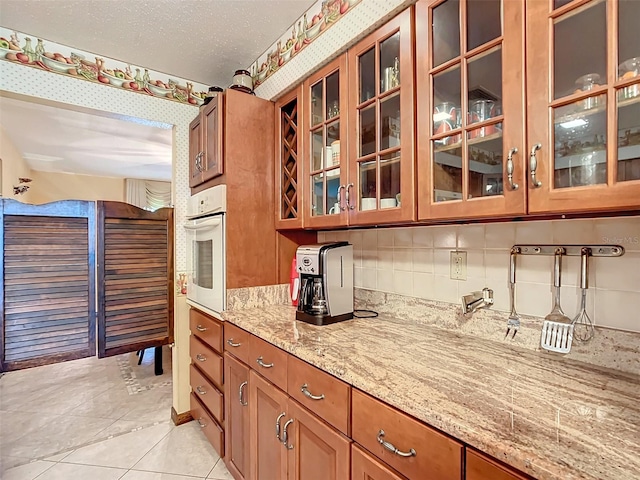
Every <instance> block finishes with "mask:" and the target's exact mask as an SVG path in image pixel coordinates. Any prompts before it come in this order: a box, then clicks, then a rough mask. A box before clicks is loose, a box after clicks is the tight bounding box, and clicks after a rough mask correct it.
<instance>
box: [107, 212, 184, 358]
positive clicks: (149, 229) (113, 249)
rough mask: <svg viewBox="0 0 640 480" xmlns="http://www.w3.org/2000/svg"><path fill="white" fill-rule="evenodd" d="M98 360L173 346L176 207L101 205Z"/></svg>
mask: <svg viewBox="0 0 640 480" xmlns="http://www.w3.org/2000/svg"><path fill="white" fill-rule="evenodd" d="M97 223H98V306H99V308H98V356H99V357H107V356H111V355H117V354H120V353H125V352H132V351H136V350H140V349H143V348H149V347H157V346H160V345H165V344H167V343H171V342H173V295H174V283H173V228H174V227H173V209H171V208H163V209H161V210H158V211H156V212H148V211H146V210H142V209H139V208H137V207H135V206H133V205H129V204H126V203H120V202H102V201H100V202H98V221H97Z"/></svg>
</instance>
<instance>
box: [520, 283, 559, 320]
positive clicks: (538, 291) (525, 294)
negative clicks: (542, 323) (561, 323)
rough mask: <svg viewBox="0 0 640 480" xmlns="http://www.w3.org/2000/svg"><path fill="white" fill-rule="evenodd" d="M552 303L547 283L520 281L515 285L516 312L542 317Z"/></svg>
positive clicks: (548, 310)
mask: <svg viewBox="0 0 640 480" xmlns="http://www.w3.org/2000/svg"><path fill="white" fill-rule="evenodd" d="M552 305H553V301H552V295H551V287H550V286H549V284H542V283H526V282H520V283H518V284H517V286H516V309H517V311H518V313H523V314H526V315H536V316H539V317H544V316H545V315H547V313H549V312H550V311H551V307H552Z"/></svg>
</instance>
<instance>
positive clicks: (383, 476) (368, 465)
mask: <svg viewBox="0 0 640 480" xmlns="http://www.w3.org/2000/svg"><path fill="white" fill-rule="evenodd" d="M351 480H405V478H404V477H401V476H400V475H398V474H397V473H395V472H394V471H393V470H391V469H390V468H389V466H388V465H386V464H384V463H382V462H381V461H379V460H378V459H376V458H375V457H372V456H371V455H369V454H368V453H367V452H366V451H365V450H363V449H362V448H361V447H359V446H358V445H357V444H355V443H354V444H352V446H351Z"/></svg>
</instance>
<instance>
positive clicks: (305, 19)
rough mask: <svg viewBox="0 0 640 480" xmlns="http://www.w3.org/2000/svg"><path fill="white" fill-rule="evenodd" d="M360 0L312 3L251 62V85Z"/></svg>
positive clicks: (266, 75) (279, 66)
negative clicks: (288, 31) (286, 30)
mask: <svg viewBox="0 0 640 480" xmlns="http://www.w3.org/2000/svg"><path fill="white" fill-rule="evenodd" d="M361 1H362V0H318V1H317V2H316V3H315V4H313V5H312V6H311V8H309V9H308V10H307V11H306V12H305V14H304V15H303V16H302V17H300V18H299V19H298V20H297V21H296V22H295V23H294V24H293V25H291V34H284V35H283V36H282V37H281V38H280V39H279V40H278V41H276V42H275V43H274V44H273V45H271V47H269V49H267V50H266V51H265V52H264V53H263V54H262V55H260V57H258V59H257V60H256V61H255V62H254V63H253V64H251V66H250V67H249V71H250V72H251V77H252V78H253V86H254V88H255V87H257V86H258V85H260V84H261V83H263V82H264V81H265V80H266V79H267V78H269V77H270V76H271V75H273V74H274V73H275V72H276V71H278V70H279V69H280V68H281V67H282V66H283V65H284V64H285V63H287V62H288V61H290V60H291V59H292V58H293V57H295V56H296V55H297V54H298V53H300V52H301V51H302V50H303V49H304V48H305V47H306V46H307V45H309V44H310V43H311V42H313V41H314V40H315V39H316V38H318V37H319V36H320V35H321V34H322V33H323V32H325V31H327V29H328V28H330V27H331V26H332V25H333V24H335V23H336V22H337V21H338V20H340V19H341V18H342V16H343V15H345V14H346V13H347V12H349V11H350V10H351V9H352V8H353V7H355V6H356V5H357V4H358V3H360V2H361Z"/></svg>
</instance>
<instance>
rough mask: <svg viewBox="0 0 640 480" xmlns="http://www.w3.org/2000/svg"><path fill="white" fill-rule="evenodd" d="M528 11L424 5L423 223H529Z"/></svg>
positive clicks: (419, 45)
mask: <svg viewBox="0 0 640 480" xmlns="http://www.w3.org/2000/svg"><path fill="white" fill-rule="evenodd" d="M534 3H535V2H534ZM538 3H544V2H538ZM524 5H525V3H524V0H513V1H501V0H489V1H486V2H467V1H457V0H445V1H444V2H443V1H441V0H421V1H419V2H418V3H417V5H416V51H417V53H416V69H417V117H418V118H417V124H418V128H417V130H418V132H419V134H418V183H417V185H418V217H419V219H421V220H431V219H447V218H474V217H476V218H477V217H492V216H514V215H523V214H525V213H526V193H527V182H526V171H525V168H524V158H525V157H526V145H525V137H524V132H525V118H524V114H525V106H526V101H525V100H524V90H525V83H524V81H525V78H524V61H525V60H524V51H525V48H524V23H525V19H524V14H525V11H524V8H525V7H524Z"/></svg>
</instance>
